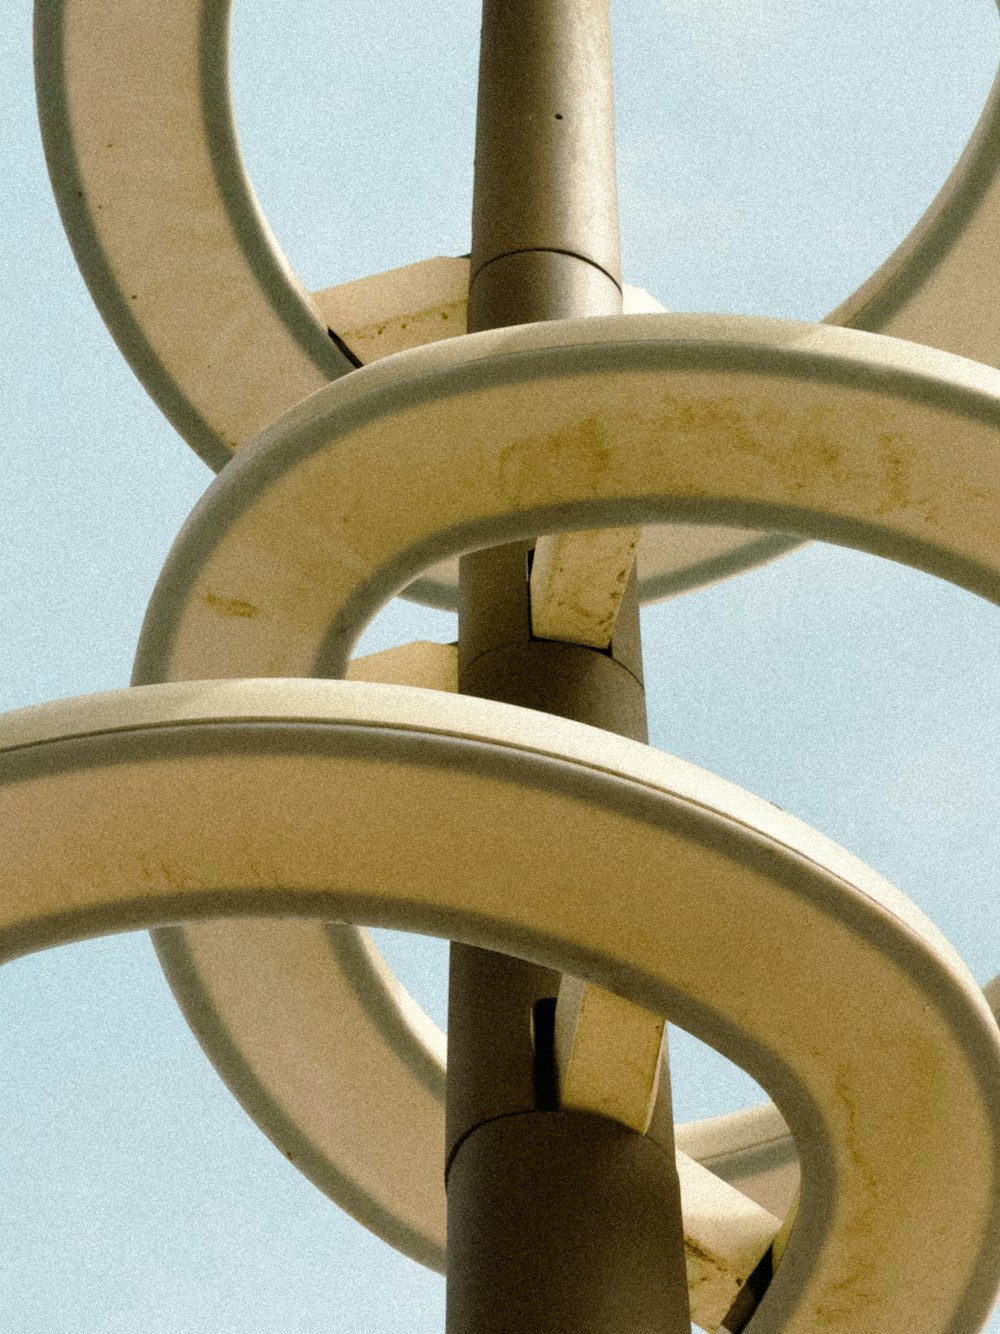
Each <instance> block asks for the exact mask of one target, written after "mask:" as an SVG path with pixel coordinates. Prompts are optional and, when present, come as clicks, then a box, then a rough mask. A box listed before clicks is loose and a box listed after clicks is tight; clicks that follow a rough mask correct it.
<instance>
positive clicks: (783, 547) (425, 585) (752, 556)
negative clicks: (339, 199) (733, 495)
mask: <svg viewBox="0 0 1000 1334" xmlns="http://www.w3.org/2000/svg"><path fill="white" fill-rule="evenodd" d="M468 286H469V261H468V259H467V258H457V259H448V258H443V257H438V258H436V259H428V260H423V261H421V262H420V263H419V264H409V265H406V266H405V267H404V268H400V269H390V270H389V272H387V273H380V274H376V275H375V276H373V277H371V278H359V279H357V281H355V282H351V283H343V284H341V285H340V286H338V287H329V288H327V289H326V290H325V291H322V292H316V293H314V295H313V301H314V302H315V304H316V306H317V308H318V309H319V311H320V313H321V314H322V316H323V318H324V319H325V320H326V322H327V323H328V324H329V326H330V328H331V329H336V331H337V336H338V338H339V339H340V340H341V342H342V343H343V344H344V345H345V346H346V347H347V349H348V350H349V351H350V353H351V354H352V355H353V356H354V357H356V358H357V359H358V361H359V362H361V363H364V364H368V363H370V362H372V361H379V360H381V358H382V357H385V356H390V355H391V354H393V353H395V352H405V351H408V350H410V349H411V348H415V347H423V346H425V345H426V344H427V343H437V342H442V341H443V340H444V339H446V338H455V337H457V336H459V335H460V334H464V333H466V332H467V325H466V315H467V305H468V299H467V298H468ZM622 306H623V310H624V313H625V314H626V315H638V314H646V315H653V314H664V313H665V311H664V307H663V306H662V305H661V304H660V302H659V301H657V300H656V298H655V297H653V296H650V294H649V293H648V292H645V291H643V289H642V288H641V287H631V286H629V284H628V283H626V284H624V286H623V288H622ZM637 544H638V552H639V557H638V559H639V574H640V581H641V586H642V591H643V593H644V596H645V598H646V599H647V600H649V599H651V598H655V597H657V596H658V595H659V591H660V589H661V586H662V587H663V588H664V589H666V591H669V590H670V588H672V587H673V586H674V584H675V583H676V585H677V590H678V591H680V590H681V589H683V588H686V587H688V584H687V582H686V579H687V576H686V575H685V574H684V573H683V572H684V571H694V570H698V571H699V573H698V574H697V577H696V578H695V579H694V581H693V582H694V583H696V584H703V583H709V582H711V581H712V580H713V579H714V578H717V577H724V576H725V575H726V574H732V573H735V572H736V570H737V567H738V568H740V569H746V568H748V567H749V566H751V565H755V564H760V563H763V562H765V561H767V560H771V559H773V558H775V557H776V556H778V555H781V554H782V553H783V552H785V551H787V550H790V548H791V546H792V545H795V544H791V543H788V542H778V543H777V544H776V543H775V540H774V539H772V538H765V539H762V537H761V534H760V533H754V532H748V531H746V530H744V529H730V528H719V527H705V526H701V527H697V528H692V527H688V526H686V525H683V524H672V525H670V526H669V527H666V528H658V527H655V526H653V527H648V528H646V529H645V530H643V529H639V528H629V529H615V528H611V529H608V528H603V529H596V530H594V531H592V532H589V533H557V534H554V535H552V536H545V537H542V538H540V539H539V542H538V546H537V548H536V551H535V560H534V565H533V567H532V628H533V631H534V633H535V634H536V635H537V636H538V637H539V638H541V639H561V640H567V641H569V642H571V643H577V644H589V645H591V646H592V647H594V648H606V647H607V646H608V644H609V643H610V642H611V631H612V629H613V627H614V620H615V616H616V615H617V612H618V606H619V603H620V601H621V596H622V592H623V590H624V587H625V580H626V578H627V576H628V571H629V568H630V566H631V563H632V561H633V560H634V559H635V553H636V547H637ZM736 551H739V552H740V555H739V557H738V558H737V559H735V560H734V552H736ZM457 590H458V560H457V558H456V559H452V560H448V561H440V562H438V563H437V564H436V565H433V566H431V568H430V569H428V570H425V571H424V572H423V573H422V574H421V576H420V578H419V579H417V580H416V581H415V582H414V583H413V584H412V585H411V586H410V588H409V589H408V590H406V593H407V596H413V597H415V598H417V599H419V600H423V601H427V602H430V603H432V604H433V605H435V606H441V607H454V606H456V605H457Z"/></svg>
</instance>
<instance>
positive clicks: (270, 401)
mask: <svg viewBox="0 0 1000 1334" xmlns="http://www.w3.org/2000/svg"><path fill="white" fill-rule="evenodd" d="M229 9H230V6H229V3H228V0H163V2H162V3H159V4H156V5H150V4H149V3H148V0H117V3H115V4H114V5H108V4H107V3H106V0H44V3H42V2H41V0H39V3H37V4H36V9H35V44H36V66H37V85H38V100H39V113H40V118H41V125H42V134H43V139H44V142H45V151H46V159H47V161H48V164H49V170H50V173H51V176H52V184H53V188H54V190H55V194H56V198H57V200H58V203H59V208H60V212H61V215H62V219H63V224H64V226H65V228H66V231H67V233H68V235H69V238H70V241H71V243H72V245H73V249H74V252H75V254H76V258H77V262H78V263H79V265H80V268H81V270H82V272H83V274H84V277H85V279H86V281H87V284H88V286H89V287H90V291H91V294H92V296H93V298H94V300H95V302H96V303H97V305H98V307H99V308H100V310H101V313H102V315H103V317H104V319H105V322H106V323H107V325H108V327H109V328H110V330H111V332H112V334H113V335H114V337H115V339H116V340H117V342H118V345H119V347H120V348H121V350H122V352H123V354H124V355H125V357H126V358H127V360H128V361H129V364H130V365H131V366H132V368H133V370H134V371H135V372H136V374H137V375H138V376H139V378H140V380H141V381H142V382H143V384H144V385H145V387H146V388H147V390H148V391H149V393H150V394H151V395H152V397H153V398H154V399H155V401H156V402H157V403H158V404H159V406H160V407H161V408H162V410H163V411H164V412H165V413H166V414H167V416H168V417H169V418H170V420H171V421H172V422H173V424H174V426H175V427H176V428H177V430H178V431H179V432H180V433H181V435H182V436H183V437H184V438H185V439H186V440H187V441H188V443H189V444H190V445H191V446H192V447H193V448H194V449H195V450H197V452H198V453H199V454H200V455H201V457H202V458H203V459H205V461H206V462H207V463H208V464H209V465H210V466H211V467H213V468H216V469H218V468H221V467H222V466H223V464H224V463H225V462H226V461H227V460H228V459H229V458H230V456H231V454H232V453H233V451H234V450H237V449H239V448H240V447H241V446H243V445H244V444H245V443H246V442H247V441H249V440H250V439H252V438H253V437H255V436H256V435H257V434H258V433H259V432H260V431H262V430H264V429H265V427H267V426H269V425H270V424H271V423H272V422H273V421H275V419H276V418H277V417H279V416H280V415H281V414H282V413H283V412H285V411H287V410H289V409H290V408H292V407H293V406H294V405H295V404H296V403H297V402H299V400H300V399H302V398H303V397H304V396H305V395H307V394H309V393H311V392H313V391H314V390H316V389H318V388H319V387H320V386H321V385H323V384H326V383H327V382H328V381H329V380H332V379H335V378H336V377H338V376H340V375H343V374H344V373H345V372H346V371H349V370H351V367H352V362H351V361H349V360H348V358H347V357H346V356H345V355H344V354H343V353H342V352H341V351H340V350H339V349H338V347H337V346H336V345H335V344H334V343H333V341H331V339H330V337H329V336H328V333H327V329H326V326H325V323H324V322H323V321H322V319H321V317H320V315H319V312H318V310H317V308H316V305H315V303H314V302H312V301H311V299H310V297H309V295H308V294H307V293H306V292H305V290H304V289H303V287H302V285H301V283H300V282H299V281H298V279H297V278H296V276H295V275H294V273H293V272H292V270H291V268H290V266H289V264H288V261H287V260H286V259H285V257H284V255H283V254H282V253H281V251H280V249H279V247H278V245H277V242H276V241H275V239H274V237H273V235H272V234H271V231H270V229H269V227H268V226H267V222H266V220H265V219H264V217H263V215H262V213H261V210H260V207H259V205H258V203H257V200H256V198H255V196H254V194H253V190H252V187H251V185H250V182H249V180H248V179H247V176H246V173H245V171H244V169H243V165H242V160H241V157H240V151H239V146H238V141H237V135H236V128H235V122H234V117H233V110H232V102H231V95H230V88H229V51H228V33H229ZM109 88H113V89H115V90H116V95H115V96H114V97H109V96H108V89H109ZM998 89H1000V83H998V85H996V86H995V88H994V91H993V93H992V94H991V96H990V99H989V101H988V102H987V104H986V107H985V108H984V111H983V113H982V116H981V118H980V121H979V124H978V125H977V127H976V130H975V132H974V133H973V135H972V137H971V139H970V142H969V146H968V148H967V149H966V151H965V153H964V154H963V156H962V158H961V160H960V162H959V163H958V165H957V166H956V168H955V171H954V172H953V173H952V175H951V177H950V178H949V180H948V181H947V183H946V184H945V186H944V187H943V188H942V190H941V191H940V192H939V194H938V196H937V198H936V199H935V200H934V202H933V203H932V204H931V206H930V208H929V209H928V210H927V212H926V213H925V215H924V216H923V218H921V220H920V222H919V223H918V224H917V226H916V227H915V228H914V229H913V231H912V233H911V234H910V236H909V237H908V238H907V240H906V241H904V243H903V244H902V245H901V246H900V247H899V249H898V250H897V251H896V252H895V254H894V255H892V256H891V257H890V259H889V260H888V261H887V262H886V264H885V265H884V266H883V267H882V268H881V269H880V270H879V271H878V272H877V273H876V274H875V275H874V276H873V277H872V278H871V279H870V280H869V281H868V282H867V283H866V284H865V285H864V286H863V287H862V288H860V289H859V291H858V292H856V293H855V294H854V295H853V296H852V297H850V298H848V300H847V301H846V302H845V303H844V305H843V306H841V307H840V308H839V309H838V310H837V311H835V312H834V313H833V314H832V315H831V316H830V319H831V320H832V321H833V322H835V323H839V324H853V325H855V326H856V327H859V328H865V329H872V330H878V331H882V332H885V333H889V334H893V335H895V336H897V337H901V338H911V339H916V340H919V341H923V342H927V343H930V344H932V345H935V346H940V347H944V348H946V349H948V350H949V351H953V352H957V353H960V354H962V355H964V356H970V357H975V358H976V359H978V360H981V361H985V362H990V363H996V362H997V361H998V360H1000V330H998V326H997V323H996V319H995V311H996V310H997V308H998V307H1000V274H998V271H997V265H996V264H995V263H994V262H993V254H994V248H995V237H996V234H997V229H998V227H1000V175H998V172H997V160H998V156H1000V154H998V149H997V144H998V143H1000V92H998ZM791 545H793V544H791V543H790V542H789V541H788V540H787V539H785V538H783V537H782V536H781V535H780V534H768V535H764V534H761V533H750V534H745V533H739V534H735V533H734V534H732V535H731V537H727V538H723V537H722V536H721V535H720V538H719V541H718V542H717V543H713V544H712V549H711V550H708V551H701V552H695V551H691V552H688V551H687V550H686V548H684V547H682V549H681V550H680V551H677V550H670V549H669V548H661V549H658V550H657V551H656V560H657V564H656V566H655V567H649V568H642V569H640V585H641V596H642V597H643V598H644V600H650V599H655V598H658V597H662V596H665V595H667V594H668V593H671V592H677V591H682V590H684V589H686V588H690V587H696V586H698V585H700V584H702V583H705V582H711V581H712V580H715V579H718V578H722V577H725V576H726V575H728V574H733V573H735V572H737V571H738V570H741V569H744V568H747V567H749V566H753V565H757V564H760V563H761V562H762V561H764V560H769V559H772V558H773V557H774V556H776V555H779V554H781V553H782V552H784V551H787V550H789V549H790V547H791ZM651 550H652V548H649V547H648V548H647V555H649V553H650V552H651ZM408 595H410V596H413V597H415V598H417V599H418V600H427V601H430V602H431V603H432V604H434V605H439V606H445V605H453V603H454V594H453V590H452V585H451V583H450V582H449V581H443V580H441V579H440V578H432V577H430V576H429V575H427V574H426V573H425V574H424V577H423V579H422V581H421V582H420V584H418V585H417V587H416V588H414V589H413V590H411V591H410V593H409V594H408Z"/></svg>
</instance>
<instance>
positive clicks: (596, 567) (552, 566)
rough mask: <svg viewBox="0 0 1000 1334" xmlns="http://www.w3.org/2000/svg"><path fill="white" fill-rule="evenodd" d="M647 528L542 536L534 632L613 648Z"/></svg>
mask: <svg viewBox="0 0 1000 1334" xmlns="http://www.w3.org/2000/svg"><path fill="white" fill-rule="evenodd" d="M694 531H695V532H697V529H695V530H694ZM641 534H642V529H641V528H638V527H634V528H590V529H585V530H584V531H582V532H578V533H560V534H558V535H557V536H555V537H544V538H542V539H541V540H540V541H539V543H538V545H537V546H536V547H535V558H534V561H533V562H532V566H531V632H532V634H533V635H534V636H535V637H536V638H537V639H561V640H565V641H568V642H569V643H571V644H587V645H589V647H591V648H601V649H604V648H607V647H608V645H609V644H610V643H611V636H612V634H613V633H614V628H615V618H616V617H617V615H618V608H619V606H620V605H621V600H622V597H623V596H624V593H625V588H626V585H627V584H628V577H629V575H630V574H631V572H632V566H633V564H634V562H635V552H636V547H637V546H638V545H639V538H640V536H641Z"/></svg>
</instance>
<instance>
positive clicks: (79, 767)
mask: <svg viewBox="0 0 1000 1334" xmlns="http://www.w3.org/2000/svg"><path fill="white" fill-rule="evenodd" d="M536 734H537V727H536V719H535V715H533V714H532V713H531V712H530V711H526V710H517V709H512V708H509V707H504V706H500V705H495V704H492V703H488V702H485V701H480V700H470V699H466V698H463V697H458V696H444V695H439V694H435V693H428V692H419V691H413V692H401V691H399V690H396V689H393V688H390V687H378V686H370V685H360V684H356V683H346V684H340V683H334V682H295V683H293V682H288V681H281V682H268V681H242V682H224V683H217V682H195V683H189V684H184V685H167V686H160V687H152V688H149V689H145V690H132V691H127V692H119V693H114V694H111V695H106V696H93V697H89V698H86V697H85V698H83V699H80V700H70V701H67V702H59V703H56V704H52V705H44V706H41V707H36V708H33V709H27V710H22V711H21V712H20V713H15V714H12V715H8V716H7V717H6V718H5V719H4V720H3V723H2V725H0V809H2V810H3V818H4V827H5V829H7V830H9V831H10V833H9V836H8V838H7V840H6V846H5V862H6V866H5V882H6V883H5V893H4V895H3V898H2V900H0V903H2V910H0V955H2V957H8V958H9V957H11V956H13V955H16V954H18V953H25V952H28V951H30V950H33V949H43V948H48V947H50V946H52V945H55V944H59V943H63V942H65V941H68V940H73V939H79V938H80V937H81V936H85V935H93V934H98V933H101V932H106V931H110V930H126V929H130V928H135V927H139V926H149V925H153V924H155V923H157V922H162V921H164V920H174V921H184V920H189V921H194V920H197V919H199V918H208V917H219V916H224V915H229V914H243V915H246V914H259V915H264V916H267V915H275V916H281V915H288V914H293V915H301V916H318V917H323V918H326V919H331V918H332V919H340V920H361V921H366V922H373V923H381V924H383V925H387V926H395V927H402V928H404V929H410V930H418V931H425V932H432V933H434V934H448V935H452V936H458V938H460V939H466V940H469V941H472V942H474V943H478V944H481V945H485V946H489V947H500V948H503V949H505V950H508V951H509V950H514V951H515V952H517V953H519V954H521V955H523V956H525V957H529V958H534V959H538V960H540V961H543V962H546V963H549V964H553V965H555V966H556V967H559V968H563V969H567V970H570V971H572V972H574V973H576V974H578V975H582V976H589V977H592V978H594V979H596V980H598V981H600V982H602V983H604V984H606V985H611V986H613V987H615V988H616V989H617V990H619V991H620V992H622V993H623V994H625V995H628V996H631V997H632V998H633V999H635V1000H637V1001H639V1002H640V1003H641V1004H643V1005H645V1006H647V1007H649V1008H652V1009H654V1010H656V1011H658V1012H660V1013H662V1012H664V1011H665V1010H667V1009H669V1010H670V1011H671V1012H672V1013H674V1014H677V1015H679V1017H680V1018H681V1019H682V1021H683V1022H684V1023H685V1025H686V1026H688V1027H690V1028H691V1029H692V1031H694V1032H696V1033H700V1034H701V1035H702V1036H705V1037H707V1038H708V1039H709V1040H710V1041H712V1042H713V1043H714V1044H715V1045H717V1046H719V1047H720V1048H722V1049H723V1050H729V1051H731V1052H733V1053H734V1054H735V1053H737V1052H738V1053H739V1054H740V1059H741V1060H743V1061H745V1063H746V1064H747V1065H748V1066H749V1067H750V1068H751V1069H752V1070H753V1072H754V1073H755V1074H756V1075H757V1077H758V1078H760V1079H761V1081H762V1082H763V1083H764V1084H765V1086H766V1087H768V1089H769V1090H770V1091H771V1092H772V1093H773V1094H774V1096H775V1098H776V1099H777V1101H778V1104H779V1106H780V1107H781V1109H782V1110H783V1112H784V1113H785V1115H786V1116H787V1118H788V1120H789V1123H790V1125H791V1126H792V1129H793V1132H794V1133H795V1136H796V1140H797V1142H798V1144H799V1146H800V1151H801V1154H802V1159H803V1166H804V1180H805V1192H804V1195H803V1200H802V1206H801V1211H800V1218H799V1221H798V1223H797V1226H796V1230H795V1233H794V1234H793V1238H792V1242H791V1243H790V1245H789V1250H788V1253H787V1255H786V1258H785V1260H784V1262H783V1264H782V1266H781V1268H780V1269H779V1270H778V1273H777V1276H776V1278H775V1280H774V1282H773V1284H772V1286H771V1288H770V1289H769V1291H768V1293H767V1295H766V1297H765V1299H764V1303H763V1304H762V1306H761V1308H760V1309H759V1311H758V1314H757V1315H756V1316H755V1328H756V1329H758V1330H759V1331H762V1332H763V1334H770V1331H775V1330H778V1329H780V1330H782V1331H785V1332H786V1334H818V1331H819V1330H821V1329H826V1328H828V1327H829V1323H830V1321H831V1319H841V1320H849V1321H850V1322H851V1328H852V1329H856V1330H859V1331H860V1330H871V1331H875V1330H877V1329H884V1328H892V1327H895V1328H902V1327H907V1328H914V1329H915V1328H920V1329H922V1330H925V1331H927V1334H938V1331H940V1334H944V1331H945V1330H947V1329H952V1328H955V1327H956V1322H958V1323H959V1324H960V1325H961V1327H964V1328H968V1327H975V1324H976V1322H977V1321H980V1320H981V1319H983V1318H985V1315H986V1313H987V1312H988V1310H989V1303H990V1302H991V1300H992V1298H993V1295H994V1288H995V1285H996V1281H997V1272H996V1270H997V1265H996V1253H997V1249H998V1245H1000V1204H998V1199H997V1193H996V1190H995V1181H996V1176H997V1172H998V1169H1000V1034H998V1032H997V1029H996V1025H995V1024H994V1022H993V1020H992V1017H991V1015H990V1013H989V1011H988V1009H987V1008H986V1006H985V1004H984V1002H983V1000H982V997H981V995H980V994H979V992H978V989H977V987H976V985H975V983H974V982H973V981H972V979H971V978H970V977H969V975H968V973H967V972H966V970H965V968H964V965H963V964H962V963H961V961H960V960H959V959H958V958H957V956H956V955H955V954H954V952H953V951H952V950H951V948H950V946H948V945H947V943H946V942H945V941H944V940H943V939H942V938H941V937H940V935H939V933H938V932H937V931H936V930H935V928H934V927H933V926H931V925H930V923H928V922H926V921H925V920H924V919H923V918H922V916H921V915H920V914H919V913H918V912H917V911H916V910H915V909H914V908H913V907H912V905H910V904H909V903H908V902H907V901H906V900H905V899H904V898H903V896H902V895H900V894H898V892H897V891H894V890H893V889H892V888H891V887H890V886H887V885H885V883H884V882H882V881H880V879H879V877H878V876H876V875H874V874H873V873H872V872H870V871H868V870H867V869H866V868H864V867H861V866H860V865H859V864H858V863H857V862H856V861H855V859H854V858H852V857H850V856H849V855H848V854H846V853H843V852H842V851H841V850H840V849H838V848H836V847H835V846H834V845H832V844H829V843H828V842H827V840H825V839H823V838H821V837H819V836H818V835H815V834H814V833H813V832H812V831H810V830H808V829H806V828H805V827H804V826H801V825H799V824H798V822H797V821H795V820H793V819H791V818H790V817H788V816H786V815H784V813H782V812H779V811H777V810H776V809H775V808H773V807H769V806H768V805H767V803H764V802H760V801H758V800H757V799H755V798H752V797H749V796H748V795H747V794H745V793H740V792H739V791H738V790H737V789H733V788H732V787H730V785H729V784H726V783H724V782H722V781H721V780H719V779H715V778H713V777H712V776H711V775H708V774H704V773H702V772H700V771H698V770H696V769H694V768H693V767H692V766H688V765H684V764H682V763H679V762H677V761H673V760H670V759H669V758H667V757H665V756H661V755H659V754H658V753H656V752H655V751H652V750H650V749H649V748H647V747H643V746H640V745H638V744H637V743H634V742H628V741H624V740H622V739H621V738H615V737H610V736H608V735H607V734H605V733H602V732H599V731H597V730H596V729H592V728H586V727H582V726H580V725H578V724H572V723H564V722H561V721H560V722H558V723H556V724H555V725H554V727H553V728H552V730H551V731H550V732H549V734H548V735H547V737H546V740H545V743H544V745H543V746H542V747H539V746H538V745H537V743H536V742H535V740H534V739H533V738H534V737H535V736H536ZM279 796H280V800H276V797H279ZM54 810H57V811H58V812H59V819H58V820H54V819H53V818H52V813H53V811H54ZM389 825H391V827H392V829H393V833H394V837H393V838H391V839H387V838H384V837H382V832H383V831H384V830H385V828H386V827H387V826H389ZM445 835H447V836H445ZM491 848H492V849H493V851H494V853H495V855H492V856H484V852H487V851H488V850H489V849H491ZM623 855H624V856H625V857H627V863H628V874H627V875H626V876H624V877H622V878H621V884H622V892H621V894H620V895H617V896H616V898H615V900H614V902H609V901H608V900H607V898H606V897H605V895H604V893H603V888H602V887H603V885H604V884H606V883H607V875H608V874H609V872H610V871H612V869H613V868H614V867H620V865H621V859H622V856H623ZM529 870H530V874H526V871H529ZM569 884H571V885H572V886H573V893H570V894H567V893H566V892H565V889H566V886H567V885H569ZM748 922H749V923H757V924H759V925H758V927H757V930H759V932H760V933H761V942H760V948H753V947H749V948H748V938H747V930H746V927H747V923H748ZM727 924H728V925H727ZM776 939H778V940H781V939H785V940H795V941H796V947H795V949H794V950H789V951H788V952H787V954H786V955H785V956H784V957H783V958H782V968H781V969H780V970H777V969H775V968H774V966H773V957H772V955H773V942H774V940H776ZM609 942H614V943H613V944H611V943H609ZM848 978H849V979H850V983H849V985H850V987H851V989H852V991H853V990H854V989H855V988H856V989H857V991H858V993H859V994H863V995H864V996H865V997H866V998H868V999H869V1000H871V1001H874V1003H868V1004H866V1005H865V1006H864V1007H862V1008H861V1009H860V1011H857V1010H856V1007H855V1011H856V1012H853V1013H852V1023H851V1024H850V1025H845V1024H844V1023H843V1022H842V1020H841V1017H840V1016H841V1012H842V1002H843V1000H844V988H845V979H848ZM278 1013H279V1015H280V1011H279V1012H278ZM276 1027H277V1028H278V1029H279V1030H280V1020H279V1022H278V1023H277V1025H276ZM873 1052H878V1054H879V1059H878V1060H877V1061H876V1060H873V1059H872V1053H873ZM914 1076H917V1078H915V1077H914ZM901 1146H905V1148H903V1149H901ZM930 1218H933V1220H934V1221H933V1226H927V1225H926V1220H928V1219H930ZM914 1219H916V1220H918V1221H917V1225H916V1226H914V1222H913V1220H914ZM962 1322H968V1323H962Z"/></svg>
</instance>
